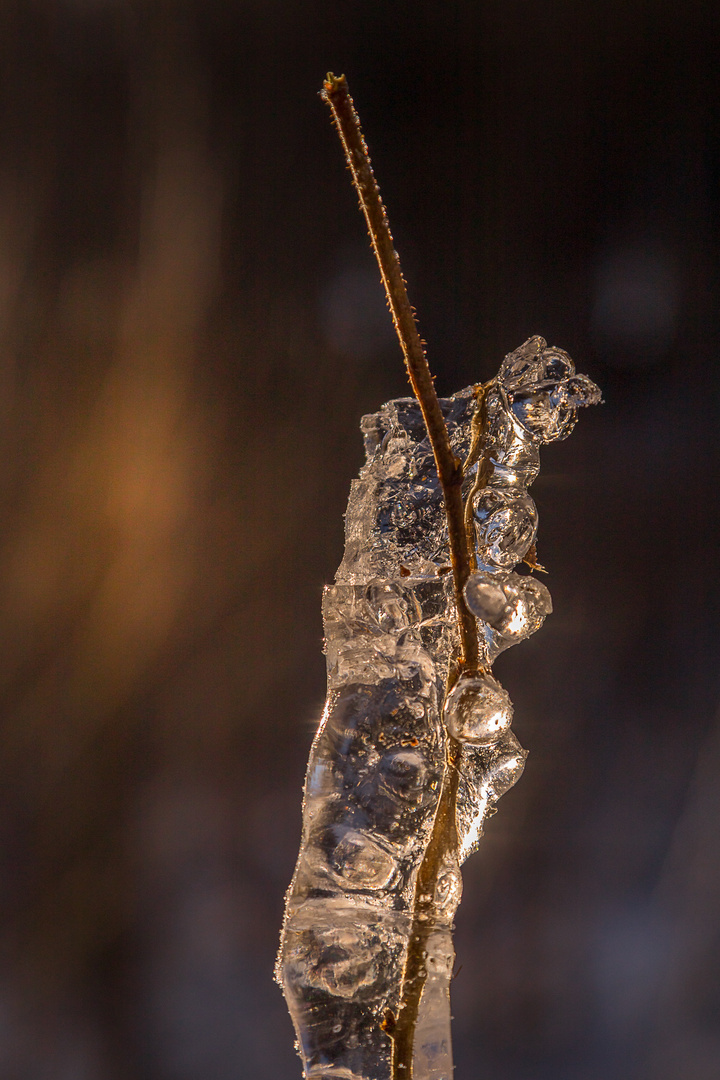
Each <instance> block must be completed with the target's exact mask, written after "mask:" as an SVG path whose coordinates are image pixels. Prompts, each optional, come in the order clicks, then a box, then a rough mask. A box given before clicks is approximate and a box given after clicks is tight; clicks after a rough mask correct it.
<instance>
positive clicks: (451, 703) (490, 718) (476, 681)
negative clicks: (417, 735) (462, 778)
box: [443, 673, 513, 746]
mask: <svg viewBox="0 0 720 1080" xmlns="http://www.w3.org/2000/svg"><path fill="white" fill-rule="evenodd" d="M443 715H444V718H445V723H446V724H447V728H448V731H449V732H450V734H451V735H452V736H453V738H455V739H458V741H460V742H469V743H474V744H475V745H477V746H492V745H493V743H496V742H497V741H498V740H499V739H500V738H501V737H502V736H503V735H504V734H505V732H507V731H508V730H509V728H510V725H511V723H512V718H513V707H512V702H511V701H510V695H509V694H508V692H507V691H506V690H504V689H503V687H502V686H501V685H500V683H499V682H498V681H497V679H494V678H493V677H492V675H485V674H480V673H478V674H474V675H473V674H463V675H461V676H460V678H459V679H458V681H457V682H456V683H455V685H454V687H453V688H452V690H451V691H450V693H449V694H448V696H447V698H446V700H445V707H444V712H443Z"/></svg>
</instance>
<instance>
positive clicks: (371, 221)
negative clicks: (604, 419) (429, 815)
mask: <svg viewBox="0 0 720 1080" xmlns="http://www.w3.org/2000/svg"><path fill="white" fill-rule="evenodd" d="M321 96H322V98H323V99H324V100H325V101H326V102H327V103H328V105H329V106H330V108H331V109H332V113H333V117H334V120H335V124H336V126H337V129H338V132H339V134H340V139H341V140H342V144H343V147H344V150H345V156H346V158H347V162H348V165H349V167H350V171H351V172H352V177H353V182H354V184H355V189H356V191H357V193H358V196H359V199H360V206H361V208H362V211H363V213H364V215H365V220H366V222H367V226H368V232H369V233H370V239H371V241H372V246H373V249H374V251H375V255H376V257H377V261H378V265H379V267H380V275H381V277H382V281H383V285H384V286H385V292H386V294H387V298H388V304H389V306H390V311H391V313H392V317H393V322H394V324H395V330H396V332H397V335H398V338H399V339H400V345H401V347H402V351H403V354H404V356H405V364H406V366H407V370H408V375H409V377H410V383H411V385H412V388H413V391H414V392H415V396H416V398H417V400H418V402H419V403H420V408H421V410H422V414H423V417H424V419H425V426H426V428H427V432H428V437H429V439H430V445H431V446H432V449H433V454H434V455H435V463H436V466H437V471H438V477H439V479H440V485H441V487H442V492H443V498H444V502H445V516H446V518H447V527H448V540H449V548H450V563H451V566H452V575H453V591H454V596H455V607H456V611H457V620H458V631H459V636H460V657H459V659H458V660H457V662H456V666H455V667H454V670H452V671H451V674H450V679H449V682H450V684H452V683H453V682H454V681H455V680H456V678H457V676H458V674H459V673H460V672H461V671H473V670H475V669H477V667H478V665H479V662H480V645H479V640H478V630H477V623H476V621H475V619H474V617H473V616H472V614H471V613H470V611H469V610H468V608H467V605H466V604H465V598H464V596H463V588H464V586H465V583H466V581H467V579H468V577H469V575H470V571H471V568H474V555H473V548H474V544H473V543H472V540H471V537H470V531H469V530H466V524H465V511H464V508H463V501H462V493H461V488H462V479H463V466H462V463H461V462H460V461H459V460H458V459H457V458H456V457H455V455H454V454H453V452H452V448H451V446H450V440H449V438H448V432H447V426H446V424H445V419H444V417H443V415H442V412H441V410H440V403H439V402H438V398H437V394H436V393H435V387H434V385H433V380H432V376H431V374H430V370H429V368H428V364H427V359H426V356H425V350H424V348H423V343H422V341H421V340H420V335H419V333H418V329H417V324H416V322H415V314H414V311H413V309H412V307H411V306H410V301H409V299H408V295H407V288H406V286H405V279H404V278H403V274H402V270H401V268H400V260H399V258H398V255H397V252H396V251H395V248H394V246H393V240H392V235H391V233H390V226H389V224H388V219H387V214H386V213H385V207H384V206H383V204H382V200H381V198H380V191H379V189H378V186H377V183H376V181H375V177H374V175H373V171H372V167H371V165H370V157H369V154H368V149H367V145H366V143H365V140H364V138H363V135H362V131H361V128H360V121H359V119H358V115H357V113H356V112H355V108H354V106H353V103H352V98H351V97H350V95H349V92H348V86H347V80H346V79H345V76H344V75H341V76H340V77H339V78H336V77H335V76H334V75H332V74H328V76H327V78H326V80H325V83H324V86H323V90H322V92H321ZM485 393H486V390H485V388H484V387H483V388H480V390H479V391H478V409H477V414H476V415H477V422H476V424H475V427H474V431H473V436H474V437H473V447H474V448H475V459H474V460H476V459H477V457H478V456H479V454H480V450H481V443H482V433H483V427H484V423H485V414H484V402H485ZM472 452H473V451H472V450H471V454H472ZM473 463H474V461H471V460H470V457H469V458H468V462H467V463H466V464H467V465H468V467H469V466H470V465H471V464H473ZM482 472H483V468H482V462H481V463H480V464H479V465H478V480H477V481H476V484H475V487H478V485H481V484H482V483H483V482H484V478H483V477H481V475H480V474H481V473H482ZM449 688H450V686H449V687H448V689H449ZM460 752H461V750H460V744H459V743H458V742H456V740H455V739H453V738H451V737H450V735H449V734H448V736H447V768H446V769H445V775H444V777H443V783H442V788H441V792H440V796H439V799H438V805H437V810H436V813H435V821H434V823H433V829H432V834H431V836H430V840H429V843H428V846H427V849H426V851H425V855H424V857H423V861H422V863H421V865H420V869H419V871H418V876H417V882H416V885H415V899H414V906H413V920H412V927H411V931H410V939H409V942H408V952H407V958H406V962H405V971H404V973H403V985H402V994H401V1004H400V1013H399V1015H398V1017H397V1021H396V1023H395V1026H394V1030H393V1033H392V1038H393V1048H394V1052H393V1078H394V1080H412V1060H413V1042H414V1035H415V1028H416V1026H417V1018H418V1010H419V1006H420V999H421V997H422V991H423V987H424V985H425V980H426V968H425V964H426V955H427V948H426V946H427V941H428V936H429V934H430V931H431V930H432V928H433V920H432V912H433V903H434V897H435V892H436V886H437V881H438V877H439V875H440V872H441V871H442V869H443V867H444V866H445V865H446V863H447V860H448V858H449V857H452V855H453V853H454V852H456V851H457V826H456V816H455V807H456V802H457V790H458V781H459V770H458V767H457V766H458V763H459V757H460Z"/></svg>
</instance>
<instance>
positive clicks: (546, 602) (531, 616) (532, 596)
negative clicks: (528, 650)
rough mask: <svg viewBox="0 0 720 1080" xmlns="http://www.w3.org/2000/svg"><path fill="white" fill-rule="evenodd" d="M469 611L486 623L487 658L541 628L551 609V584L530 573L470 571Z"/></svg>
mask: <svg viewBox="0 0 720 1080" xmlns="http://www.w3.org/2000/svg"><path fill="white" fill-rule="evenodd" d="M465 600H466V602H467V605H468V607H469V608H470V611H472V613H473V615H475V616H476V617H477V618H478V619H482V621H483V622H484V623H486V624H487V627H488V631H487V633H486V635H485V639H486V643H487V647H488V659H489V660H490V661H491V662H492V661H493V660H494V659H495V657H496V656H497V655H498V654H499V653H501V652H502V651H503V649H507V648H509V647H510V645H515V644H517V642H518V641H523V640H524V639H525V638H527V637H530V635H531V634H534V633H535V631H536V630H539V629H540V627H541V626H542V624H543V622H544V621H545V617H546V616H547V615H549V614H550V612H551V611H552V598H551V596H550V592H549V590H548V588H547V587H546V586H545V585H544V584H543V583H542V582H541V581H538V580H537V578H534V577H531V576H530V575H529V574H525V575H523V576H521V575H520V574H507V575H504V576H503V577H498V576H497V575H496V574H490V573H487V572H478V573H474V574H471V575H470V577H469V578H468V581H467V584H466V586H465Z"/></svg>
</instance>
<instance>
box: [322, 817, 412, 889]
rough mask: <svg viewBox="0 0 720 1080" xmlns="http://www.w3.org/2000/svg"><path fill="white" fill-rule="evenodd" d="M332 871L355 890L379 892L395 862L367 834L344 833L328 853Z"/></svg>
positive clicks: (394, 867)
mask: <svg viewBox="0 0 720 1080" xmlns="http://www.w3.org/2000/svg"><path fill="white" fill-rule="evenodd" d="M332 864H333V868H334V869H335V871H336V872H337V874H339V875H340V877H342V878H343V879H344V881H345V882H346V883H347V884H348V885H349V886H350V887H352V888H355V889H383V888H385V886H386V885H388V884H389V882H390V880H391V879H392V877H393V874H394V873H395V869H396V862H395V859H394V858H393V856H392V855H391V854H390V852H389V851H386V850H385V849H384V848H382V847H380V845H379V844H377V843H376V842H375V841H374V840H373V839H372V837H370V836H368V834H367V833H363V832H360V831H359V830H358V829H347V830H346V831H345V832H344V834H343V836H342V837H341V839H340V841H339V842H338V844H337V845H336V846H335V850H334V851H333V853H332Z"/></svg>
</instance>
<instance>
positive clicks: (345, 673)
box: [277, 337, 600, 1080]
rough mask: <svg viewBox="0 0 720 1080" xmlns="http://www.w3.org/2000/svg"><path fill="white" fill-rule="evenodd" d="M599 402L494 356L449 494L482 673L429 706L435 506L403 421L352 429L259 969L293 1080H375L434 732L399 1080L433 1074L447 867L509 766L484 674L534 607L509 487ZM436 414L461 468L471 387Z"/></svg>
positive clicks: (435, 607) (508, 779)
mask: <svg viewBox="0 0 720 1080" xmlns="http://www.w3.org/2000/svg"><path fill="white" fill-rule="evenodd" d="M599 400H600V392H599V390H598V389H597V387H595V386H594V384H593V383H591V382H590V380H589V379H586V378H585V377H584V376H578V375H576V374H575V371H574V367H573V364H572V361H571V360H570V358H569V357H568V356H567V355H566V354H565V353H564V352H562V351H561V350H560V349H554V348H551V349H548V348H547V346H546V344H545V342H544V341H543V339H542V338H538V337H535V338H531V339H530V340H529V341H528V342H526V343H525V345H523V346H522V347H521V348H520V349H518V350H516V352H514V353H511V354H510V355H509V356H507V357H506V358H505V360H504V362H503V364H502V367H501V369H500V374H499V376H498V378H497V380H494V382H493V384H492V385H491V387H490V389H489V391H488V394H487V396H486V409H487V426H486V435H485V439H484V443H483V447H482V453H481V456H480V464H481V466H482V467H483V470H484V472H483V475H484V476H485V477H486V478H487V483H486V484H485V485H484V486H483V487H482V488H481V489H480V490H479V491H478V492H476V493H474V494H473V495H472V496H470V493H471V491H472V489H473V485H474V482H475V479H476V475H477V469H478V467H479V466H478V464H475V465H473V466H472V467H471V468H468V469H467V474H466V477H465V480H464V496H465V497H466V498H467V497H472V499H473V504H472V511H473V520H474V523H475V532H476V538H477V563H478V570H477V571H476V572H475V573H473V574H472V576H471V578H470V580H469V581H468V583H467V586H466V590H465V595H466V600H467V604H468V607H469V609H470V611H471V612H472V613H473V614H474V615H475V617H476V618H477V620H478V630H479V635H480V641H481V644H482V647H483V654H484V655H483V668H482V670H480V671H478V672H468V673H465V674H463V675H462V676H461V677H460V679H459V680H458V681H457V682H456V684H455V685H454V687H453V688H452V690H451V692H450V693H449V695H448V696H447V699H446V700H445V688H446V680H447V675H448V667H449V662H450V660H451V658H452V657H453V656H454V655H456V654H457V648H458V641H457V633H456V618H455V611H454V604H453V600H452V582H451V575H450V574H448V573H447V570H448V569H449V555H448V549H447V529H446V524H445V515H444V509H443V503H442V494H441V489H440V485H439V481H438V477H437V470H436V468H435V461H434V458H433V454H432V449H431V447H430V443H429V440H428V438H427V435H426V431H425V426H424V422H423V419H422V415H421V412H420V408H419V405H418V403H417V402H416V401H415V399H414V398H402V399H400V400H397V401H391V402H388V404H386V405H384V406H383V407H382V409H381V410H380V411H379V412H378V413H376V414H374V415H372V416H366V417H364V418H363V420H362V430H363V433H364V435H365V447H366V452H367V464H366V465H365V466H364V468H363V469H362V470H361V473H360V476H359V478H358V479H357V480H354V481H353V482H352V486H351V492H350V499H349V503H348V509H347V515H346V545H345V555H344V558H343V561H342V563H341V565H340V568H339V570H338V573H337V576H336V581H335V584H334V585H331V586H328V587H327V588H326V589H325V593H324V600H323V616H324V626H325V651H326V656H327V669H328V697H327V701H326V704H325V709H324V712H323V716H322V720H321V723H320V727H319V729H318V732H317V735H316V736H315V740H314V742H313V746H312V750H311V753H310V762H309V765H308V772H307V778H306V783H305V800H304V804H303V830H302V842H301V847H300V855H299V858H298V862H297V866H296V870H295V875H294V877H293V881H292V884H291V886H290V889H289V891H288V895H287V904H286V913H285V922H284V926H283V934H282V941H281V947H280V954H279V957H278V967H277V975H278V980H279V982H280V984H281V985H282V988H283V991H284V993H285V996H286V999H287V1002H288V1005H289V1009H290V1013H291V1016H292V1019H293V1023H294V1025H295V1029H296V1032H297V1037H298V1047H299V1052H300V1056H301V1058H302V1061H303V1066H304V1069H305V1075H306V1076H307V1077H308V1078H311V1080H317V1078H320V1077H323V1078H330V1077H332V1078H336V1080H391V1078H392V1071H393V1069H392V1055H393V1042H392V1031H393V1026H394V1021H395V1018H396V1017H397V1015H398V1013H399V1010H400V1005H401V991H402V982H403V971H404V965H405V959H406V955H407V943H408V938H409V934H410V929H411V925H412V918H413V908H414V903H415V892H416V882H417V874H418V870H419V867H420V864H421V862H422V859H423V855H424V853H425V850H426V848H427V845H428V841H429V839H430V835H431V832H432V828H433V821H434V816H435V811H436V808H437V804H438V799H439V795H440V790H441V786H442V783H443V777H444V772H445V769H446V761H447V744H448V739H449V738H450V739H453V740H455V741H456V744H457V745H458V747H459V752H460V764H459V774H460V775H459V785H458V800H457V832H458V849H457V851H453V852H448V854H447V858H446V865H443V867H442V870H441V873H440V874H439V876H438V878H437V884H436V886H435V893H434V896H433V897H432V898H429V897H428V900H430V899H431V902H432V908H431V910H432V915H431V916H430V918H431V922H432V925H431V926H430V932H429V935H428V937H427V945H426V955H425V972H426V974H425V981H424V987H423V992H422V997H421V1000H420V1006H419V1010H418V1020H417V1026H416V1030H415V1038H414V1056H413V1078H414V1080H450V1078H451V1075H452V1055H451V1048H450V1005H449V985H450V978H451V972H452V968H453V960H454V953H453V948H452V936H451V933H452V922H453V916H454V913H455V909H456V907H457V904H458V902H459V900H460V895H461V892H462V879H461V876H460V870H459V867H460V864H461V862H462V861H463V859H464V858H466V857H467V856H468V855H469V854H470V853H471V852H472V851H473V850H474V849H475V847H476V845H477V843H478V840H479V838H480V836H481V834H482V828H483V823H484V820H485V818H486V816H487V814H488V811H489V810H490V809H491V808H492V806H493V804H494V803H495V802H496V801H497V800H498V799H499V798H500V796H501V795H503V794H504V793H505V792H506V791H508V790H509V788H510V787H512V785H513V784H514V783H515V782H516V781H517V779H518V778H519V776H520V774H521V773H522V770H523V766H524V762H525V757H526V753H525V751H524V750H523V749H522V747H521V746H520V744H519V743H518V741H517V739H516V738H515V736H514V735H513V733H512V730H511V727H510V725H511V722H512V704H511V702H510V698H509V696H508V694H507V692H506V691H505V690H504V689H503V687H502V686H501V685H500V684H499V683H498V682H497V680H496V679H495V678H494V677H493V676H492V675H491V674H490V665H491V663H492V661H493V660H494V658H495V656H497V655H498V653H500V652H501V651H502V650H503V649H505V648H508V647H509V646H510V645H513V644H515V643H516V642H518V641H521V640H523V639H524V638H526V637H528V636H529V635H530V634H532V633H534V632H535V630H537V629H538V628H539V627H540V626H541V625H542V622H543V620H544V619H545V616H546V615H547V614H549V612H550V611H551V610H552V603H551V600H550V594H549V592H548V590H547V588H546V587H545V586H544V585H543V584H542V583H540V582H539V581H537V580H536V579H534V578H532V577H530V576H529V575H527V574H524V575H521V574H518V573H515V572H513V570H514V568H515V567H516V566H517V564H518V562H519V561H520V560H521V559H522V558H523V557H524V556H525V555H526V554H527V552H528V550H529V549H530V547H531V545H532V544H533V543H534V540H535V535H536V531H537V511H536V509H535V504H534V503H533V501H532V499H531V498H530V496H529V495H528V493H527V489H528V487H529V486H530V484H531V483H532V482H533V480H534V479H535V477H536V476H537V473H538V469H539V448H540V446H541V444H542V443H544V442H550V441H553V440H555V439H561V438H565V437H566V436H567V435H568V434H569V432H570V430H571V428H572V426H573V424H574V422H575V414H576V409H577V407H578V406H580V405H589V404H594V403H596V402H597V401H599ZM441 408H442V411H443V414H444V416H445V418H446V422H447V425H448V433H449V437H450V441H451V445H452V448H453V451H454V453H455V454H456V456H457V457H458V458H460V459H461V460H464V459H465V458H466V456H467V455H468V452H469V449H470V445H471V422H472V419H473V415H474V412H475V408H476V405H475V393H474V389H473V388H472V387H470V388H468V389H466V390H462V391H460V393H458V394H456V395H454V397H451V398H448V399H446V400H443V401H441Z"/></svg>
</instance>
